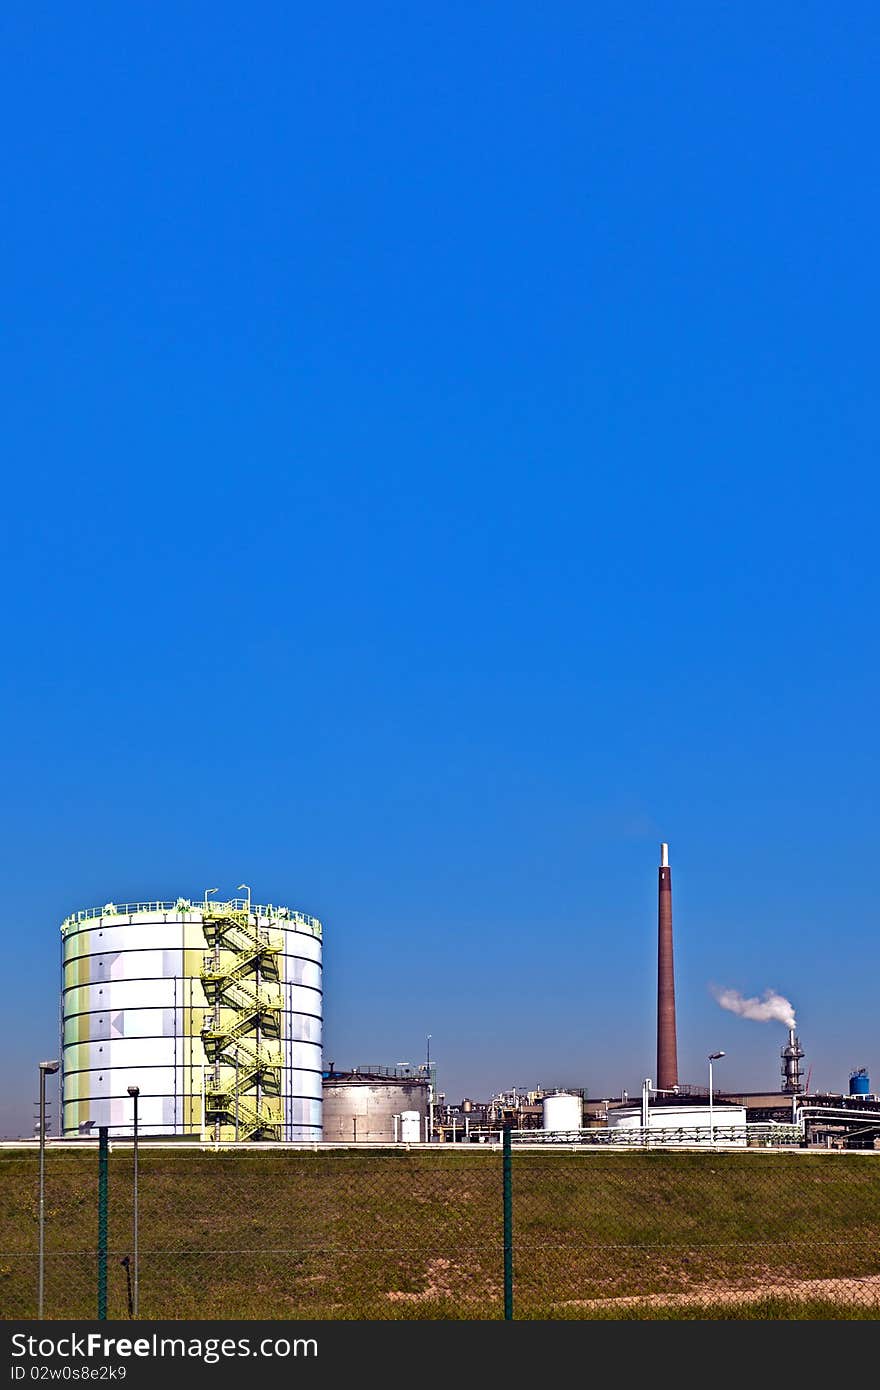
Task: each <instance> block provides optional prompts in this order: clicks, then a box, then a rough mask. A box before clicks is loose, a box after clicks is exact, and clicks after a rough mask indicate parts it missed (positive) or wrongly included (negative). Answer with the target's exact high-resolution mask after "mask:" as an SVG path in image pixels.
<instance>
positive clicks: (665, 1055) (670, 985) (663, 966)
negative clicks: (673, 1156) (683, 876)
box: [657, 844, 678, 1091]
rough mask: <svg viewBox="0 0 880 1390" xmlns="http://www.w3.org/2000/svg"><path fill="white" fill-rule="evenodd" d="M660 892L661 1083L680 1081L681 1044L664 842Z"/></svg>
mask: <svg viewBox="0 0 880 1390" xmlns="http://www.w3.org/2000/svg"><path fill="white" fill-rule="evenodd" d="M659 874H660V877H659V881H658V894H657V899H658V901H657V1086H658V1088H659V1089H660V1090H661V1091H664V1090H670V1089H671V1088H672V1087H673V1086H677V1085H678V1047H677V1044H676V1040H675V966H674V964H673V960H672V870H671V869H670V867H669V846H668V845H666V844H663V845H661V846H660V869H659Z"/></svg>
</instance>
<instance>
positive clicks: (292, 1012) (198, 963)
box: [61, 898, 323, 1141]
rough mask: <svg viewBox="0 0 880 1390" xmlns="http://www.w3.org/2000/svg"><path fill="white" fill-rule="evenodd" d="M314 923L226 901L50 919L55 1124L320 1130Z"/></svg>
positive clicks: (229, 1133) (266, 1134)
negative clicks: (54, 956)
mask: <svg viewBox="0 0 880 1390" xmlns="http://www.w3.org/2000/svg"><path fill="white" fill-rule="evenodd" d="M321 935H322V929H321V923H320V922H319V921H318V920H317V918H315V917H307V916H305V915H304V914H303V913H300V912H294V911H293V910H292V909H291V908H286V907H274V906H272V905H271V904H269V905H268V906H265V907H263V906H259V905H256V904H255V905H252V904H251V903H250V901H249V900H246V899H242V898H235V899H232V900H230V901H229V902H213V901H208V900H207V899H206V900H205V901H204V902H191V901H190V900H189V899H187V898H178V900H177V901H176V902H150V903H125V904H116V903H105V905H104V906H103V907H100V908H92V909H90V910H88V911H86V912H77V913H74V914H72V915H71V916H70V917H68V918H67V919H66V920H65V921H64V922H63V923H62V926H61V938H62V973H63V982H62V1028H63V1039H62V1045H63V1050H62V1057H63V1062H62V1113H63V1122H62V1123H63V1133H64V1134H66V1135H73V1134H79V1133H87V1132H88V1131H89V1130H90V1129H92V1128H97V1127H98V1126H99V1125H108V1126H109V1127H110V1130H111V1135H113V1134H127V1133H131V1129H132V1102H131V1099H130V1097H129V1095H128V1087H129V1086H138V1087H139V1088H140V1096H139V1100H138V1122H139V1130H140V1132H141V1133H142V1134H144V1135H190V1136H192V1137H194V1138H199V1137H201V1138H207V1139H218V1140H223V1141H228V1140H235V1139H236V1138H238V1139H240V1140H249V1139H250V1140H254V1139H262V1140H280V1139H287V1140H294V1141H295V1140H319V1139H320V1138H321V1137H322V1136H321V1111H322V1092H321V1020H322V1014H323V1010H322V994H321Z"/></svg>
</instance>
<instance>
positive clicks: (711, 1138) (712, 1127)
mask: <svg viewBox="0 0 880 1390" xmlns="http://www.w3.org/2000/svg"><path fill="white" fill-rule="evenodd" d="M726 1056H727V1053H726V1052H710V1053H709V1143H710V1144H712V1145H714V1143H715V1123H714V1119H715V1117H714V1112H713V1110H712V1063H713V1062H717V1061H719V1060H720V1058H722V1057H726Z"/></svg>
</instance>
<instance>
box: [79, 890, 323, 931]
mask: <svg viewBox="0 0 880 1390" xmlns="http://www.w3.org/2000/svg"><path fill="white" fill-rule="evenodd" d="M209 906H210V907H211V908H215V909H216V908H224V907H225V908H228V909H229V910H230V911H232V912H247V911H248V910H249V911H250V914H251V916H252V917H266V918H268V919H269V920H270V921H271V920H277V921H284V922H290V923H292V924H293V929H294V930H297V929H299V928H300V927H306V928H308V930H309V931H310V932H311V933H312V935H313V936H321V935H323V927H322V925H321V922H320V921H319V919H318V918H317V917H310V916H309V915H308V913H306V912H298V911H297V910H296V909H295V908H292V907H281V906H278V905H275V904H272V903H265V904H264V903H248V900H247V898H229V899H228V901H226V902H219V903H215V902H214V901H213V900H212V901H211V902H210V904H209ZM204 907H205V904H204V901H203V900H202V899H195V900H193V899H191V898H176V899H175V900H174V901H173V902H159V901H153V902H139V903H112V902H110V903H104V906H103V907H87V908H83V909H82V910H81V911H79V912H71V913H69V915H68V916H67V917H65V919H64V921H63V922H62V923H61V931H62V934H63V933H65V932H67V931H69V930H70V929H71V927H74V926H76V925H77V923H79V922H89V921H92V920H94V918H96V917H134V916H137V915H138V914H140V913H144V912H147V913H159V912H177V913H180V914H181V915H186V914H189V913H199V914H201V913H202V912H203V910H204ZM213 915H216V913H212V916H213Z"/></svg>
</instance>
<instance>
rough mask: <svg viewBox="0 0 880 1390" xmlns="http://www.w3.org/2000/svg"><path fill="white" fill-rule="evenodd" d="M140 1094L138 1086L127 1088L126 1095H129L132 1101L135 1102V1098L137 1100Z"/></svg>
mask: <svg viewBox="0 0 880 1390" xmlns="http://www.w3.org/2000/svg"><path fill="white" fill-rule="evenodd" d="M140 1093H141V1088H140V1086H129V1088H128V1094H129V1095H130V1096H132V1097H133V1099H134V1100H137V1098H138V1096H139V1095H140Z"/></svg>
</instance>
